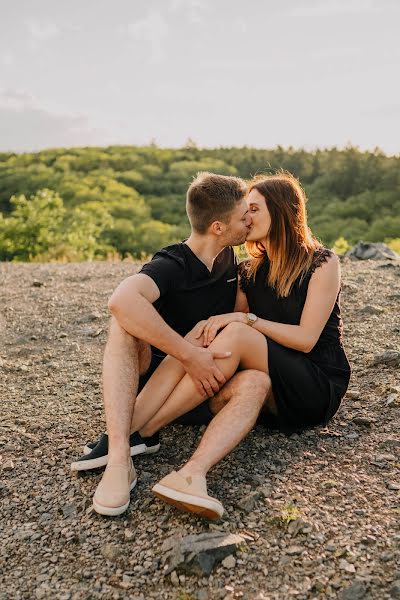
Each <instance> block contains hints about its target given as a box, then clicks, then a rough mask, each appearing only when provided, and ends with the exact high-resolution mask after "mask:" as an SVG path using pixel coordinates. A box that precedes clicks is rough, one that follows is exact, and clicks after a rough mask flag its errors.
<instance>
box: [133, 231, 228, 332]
mask: <svg viewBox="0 0 400 600" xmlns="http://www.w3.org/2000/svg"><path fill="white" fill-rule="evenodd" d="M237 262H238V261H237V257H236V255H235V253H234V251H233V249H232V248H224V249H223V250H222V251H221V252H220V253H219V254H218V256H217V257H216V258H215V260H214V264H213V268H212V271H211V272H210V271H209V270H208V268H207V267H206V265H205V264H204V263H203V262H202V261H201V260H200V259H199V258H198V257H197V256H196V255H195V254H194V252H193V251H192V250H191V249H190V248H189V246H188V245H187V244H185V243H184V242H182V243H180V244H174V245H172V246H167V247H166V248H163V249H162V250H160V251H159V252H157V253H156V254H155V255H154V256H153V258H152V260H151V261H150V262H148V263H146V264H145V265H144V266H143V267H142V269H141V271H140V273H142V274H144V275H148V276H149V277H151V278H152V279H153V281H154V282H155V284H156V285H157V287H158V289H159V290H160V297H159V298H158V300H156V301H155V303H154V307H155V308H156V310H157V311H158V312H159V314H160V315H161V316H162V318H163V319H164V321H165V322H166V323H167V324H168V325H169V326H170V327H172V329H174V330H175V331H176V332H177V333H179V334H180V335H182V336H184V335H186V334H187V333H188V332H189V331H190V330H191V329H193V327H194V326H195V325H196V323H198V322H199V321H201V320H203V319H208V317H211V316H213V315H221V314H224V313H228V312H232V311H233V309H234V306H235V299H236V288H237Z"/></svg>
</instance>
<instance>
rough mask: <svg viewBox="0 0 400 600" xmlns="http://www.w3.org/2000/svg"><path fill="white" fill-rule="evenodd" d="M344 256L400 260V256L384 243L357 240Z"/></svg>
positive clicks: (363, 258) (361, 258)
mask: <svg viewBox="0 0 400 600" xmlns="http://www.w3.org/2000/svg"><path fill="white" fill-rule="evenodd" d="M345 256H350V258H357V259H359V260H367V259H372V260H400V256H399V255H398V254H397V253H396V252H394V250H392V249H391V248H389V246H387V245H386V244H382V243H372V242H358V244H356V245H355V246H353V248H351V249H350V250H348V252H346V254H345Z"/></svg>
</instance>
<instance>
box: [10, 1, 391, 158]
mask: <svg viewBox="0 0 400 600" xmlns="http://www.w3.org/2000/svg"><path fill="white" fill-rule="evenodd" d="M0 6H1V8H2V20H1V24H0V33H1V36H0V151H3V152H4V151H16V152H24V151H37V150H41V149H47V148H58V147H82V146H109V145H148V144H149V143H150V142H151V141H152V140H155V142H156V143H157V145H158V146H160V147H163V148H168V147H169V148H179V147H184V146H185V143H186V141H187V140H188V138H191V139H193V140H194V141H195V142H196V144H197V145H198V146H199V147H200V148H214V147H232V146H235V147H241V146H249V147H256V148H273V147H276V146H278V145H281V146H283V147H284V148H288V147H290V146H292V147H294V148H296V149H300V148H304V149H305V150H307V151H314V150H317V149H324V148H332V147H338V148H340V149H342V148H344V147H346V146H347V145H349V144H351V145H352V146H356V147H359V148H360V150H370V151H373V150H374V149H375V148H376V147H378V148H380V149H381V150H382V151H383V152H385V153H386V154H388V155H393V154H394V155H397V154H399V152H400V143H399V138H398V136H396V135H395V132H396V131H400V93H399V90H400V84H399V82H398V77H396V76H395V73H396V72H398V70H399V63H400V61H399V58H400V46H399V43H398V41H397V38H398V33H397V32H398V25H399V22H400V4H399V3H398V2H397V1H396V0H380V1H379V0H298V1H297V2H296V1H294V0H282V1H281V2H280V3H279V4H278V5H277V4H276V3H275V2H272V1H270V0H249V2H247V3H246V7H245V8H244V7H243V3H242V2H239V1H238V0H218V1H217V2H214V3H211V1H210V0H165V1H161V0H148V1H146V2H140V1H138V2H135V3H132V2H130V1H129V0H115V2H113V4H112V5H111V4H110V3H109V2H107V1H106V0H98V1H95V0H86V2H85V3H79V2H78V1H77V0H71V1H69V2H66V1H65V0H59V1H58V2H57V3H53V2H51V1H50V0H38V1H37V2H35V4H32V3H30V2H29V1H28V0H20V1H19V2H18V3H15V4H12V3H11V2H9V1H8V0H0Z"/></svg>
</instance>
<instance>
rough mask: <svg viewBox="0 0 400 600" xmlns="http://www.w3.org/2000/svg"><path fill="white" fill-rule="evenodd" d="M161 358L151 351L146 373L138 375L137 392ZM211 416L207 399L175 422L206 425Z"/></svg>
mask: <svg viewBox="0 0 400 600" xmlns="http://www.w3.org/2000/svg"><path fill="white" fill-rule="evenodd" d="M163 358H164V357H163V356H160V355H158V354H156V353H155V352H154V351H152V353H151V361H150V366H149V368H148V369H147V371H146V373H144V374H143V375H141V376H140V377H139V390H138V391H139V392H140V391H141V390H142V389H143V388H144V386H145V385H146V383H147V382H148V380H149V379H150V377H151V376H152V374H153V373H154V371H155V370H156V369H157V367H158V365H159V364H160V363H161V361H162V360H163ZM213 416H214V415H213V414H212V412H211V410H210V407H209V403H208V400H204V402H202V403H201V404H199V406H196V408H193V410H190V411H189V412H187V413H186V414H185V415H182V416H181V417H179V418H178V419H176V421H175V423H179V424H180V425H208V424H209V422H210V421H211V419H212V418H213Z"/></svg>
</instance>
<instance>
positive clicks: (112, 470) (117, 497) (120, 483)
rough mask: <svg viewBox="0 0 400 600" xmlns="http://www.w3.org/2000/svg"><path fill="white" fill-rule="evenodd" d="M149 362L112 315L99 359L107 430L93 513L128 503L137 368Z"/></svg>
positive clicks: (133, 479) (142, 346) (110, 511)
mask: <svg viewBox="0 0 400 600" xmlns="http://www.w3.org/2000/svg"><path fill="white" fill-rule="evenodd" d="M149 364H150V348H149V347H148V345H146V344H145V343H144V342H142V341H140V340H137V339H136V338H134V337H133V336H131V335H130V334H128V333H127V332H126V331H125V330H124V329H123V328H122V327H121V326H120V325H119V323H118V321H117V320H116V319H115V318H114V317H113V318H112V319H111V323H110V330H109V336H108V341H107V345H106V348H105V351H104V359H103V393H104V408H105V413H106V421H107V431H108V462H107V466H106V469H105V471H104V473H103V477H102V478H101V481H100V483H99V485H98V486H97V489H96V492H95V494H94V497H93V506H94V509H95V510H96V512H98V513H100V514H102V515H108V516H115V515H119V514H121V513H122V512H124V511H125V510H126V509H127V508H128V506H129V496H130V491H131V489H132V488H133V487H134V486H135V485H136V472H135V469H134V467H133V465H132V460H131V457H130V447H129V446H130V445H129V434H130V425H131V420H132V412H133V408H134V402H135V398H136V393H137V389H138V384H139V374H140V371H141V370H142V371H143V370H146V368H148V366H149Z"/></svg>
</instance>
